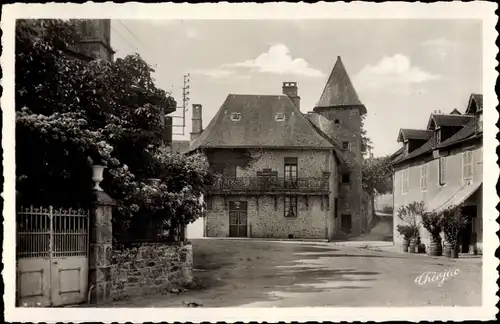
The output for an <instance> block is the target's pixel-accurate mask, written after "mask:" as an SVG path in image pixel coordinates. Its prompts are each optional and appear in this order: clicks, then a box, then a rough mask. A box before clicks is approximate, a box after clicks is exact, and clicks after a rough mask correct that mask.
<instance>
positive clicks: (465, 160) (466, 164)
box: [462, 151, 474, 180]
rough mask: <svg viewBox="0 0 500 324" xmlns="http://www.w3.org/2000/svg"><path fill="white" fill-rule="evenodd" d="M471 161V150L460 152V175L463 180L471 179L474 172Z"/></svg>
mask: <svg viewBox="0 0 500 324" xmlns="http://www.w3.org/2000/svg"><path fill="white" fill-rule="evenodd" d="M472 161H473V158H472V151H465V152H463V153H462V166H463V168H462V175H463V179H464V180H471V179H472V176H473V172H474V169H473V164H472Z"/></svg>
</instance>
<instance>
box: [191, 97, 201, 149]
mask: <svg viewBox="0 0 500 324" xmlns="http://www.w3.org/2000/svg"><path fill="white" fill-rule="evenodd" d="M191 123H192V130H191V141H193V140H195V139H196V138H198V136H200V134H201V132H202V131H203V120H202V106H201V105H200V104H193V117H191Z"/></svg>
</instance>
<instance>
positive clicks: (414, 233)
mask: <svg viewBox="0 0 500 324" xmlns="http://www.w3.org/2000/svg"><path fill="white" fill-rule="evenodd" d="M424 211H425V204H424V202H423V201H421V202H416V201H414V202H411V203H410V204H408V205H407V206H402V207H400V208H399V209H398V212H397V215H398V218H399V219H400V220H402V221H403V223H404V225H402V226H405V227H401V228H402V229H403V230H404V231H407V232H408V233H407V235H409V236H407V237H408V240H407V241H409V247H410V252H411V253H415V252H416V251H415V250H416V247H417V245H418V233H419V228H420V222H421V221H420V217H421V215H422V214H423V213H424ZM398 227H399V226H398ZM398 227H397V228H398ZM402 235H403V236H404V234H402ZM403 248H404V246H403Z"/></svg>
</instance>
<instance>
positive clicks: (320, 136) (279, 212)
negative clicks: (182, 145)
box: [189, 57, 367, 240]
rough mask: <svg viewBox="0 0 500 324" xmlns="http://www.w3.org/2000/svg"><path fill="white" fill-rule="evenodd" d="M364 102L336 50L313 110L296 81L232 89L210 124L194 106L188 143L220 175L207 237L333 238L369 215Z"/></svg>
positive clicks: (211, 192)
mask: <svg viewBox="0 0 500 324" xmlns="http://www.w3.org/2000/svg"><path fill="white" fill-rule="evenodd" d="M365 113H366V108H365V107H364V106H363V105H362V104H361V102H360V100H359V98H358V96H357V94H356V92H355V90H354V87H353V85H352V83H351V81H350V79H349V77H348V75H347V72H346V70H345V68H344V65H343V63H342V61H341V59H340V57H338V59H337V62H336V64H335V66H334V68H333V70H332V73H331V75H330V77H329V79H328V81H327V83H326V85H325V88H324V90H323V93H322V95H321V97H320V100H319V101H318V104H317V105H316V107H314V109H313V111H312V112H309V113H307V114H303V113H302V112H301V111H300V97H299V93H298V87H297V83H296V82H284V83H283V87H282V95H233V94H230V95H228V97H227V98H226V100H225V102H224V103H223V104H222V106H221V107H220V109H219V111H218V112H217V114H216V115H215V117H214V118H213V119H212V120H211V122H210V123H209V125H208V126H207V128H206V129H203V128H202V118H201V116H202V106H201V105H193V128H192V129H193V131H192V133H191V143H190V149H189V151H190V152H195V151H199V152H203V153H204V154H205V155H206V156H207V158H208V161H209V164H210V167H211V169H212V171H213V173H214V174H216V177H215V180H214V182H213V185H212V187H210V188H208V190H207V195H206V196H205V197H204V199H205V203H206V206H207V215H206V217H205V219H204V236H208V237H227V236H229V237H263V238H264V237H274V238H318V239H330V240H332V239H334V238H337V237H340V236H342V235H352V234H354V235H356V234H359V233H361V232H362V231H363V229H364V228H365V227H366V226H367V221H365V220H363V218H364V217H363V216H362V207H361V205H362V194H363V193H362V186H361V167H360V164H361V159H362V154H361V117H362V115H363V114H365Z"/></svg>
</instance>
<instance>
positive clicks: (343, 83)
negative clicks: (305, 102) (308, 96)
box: [316, 56, 366, 113]
mask: <svg viewBox="0 0 500 324" xmlns="http://www.w3.org/2000/svg"><path fill="white" fill-rule="evenodd" d="M341 106H359V107H360V108H361V109H362V113H366V108H364V106H363V104H362V103H361V101H360V100H359V97H358V94H357V93H356V90H354V86H353V85H352V82H351V79H350V78H349V75H348V74H347V71H346V69H345V67H344V64H343V63H342V59H341V58H340V56H338V57H337V62H336V63H335V66H334V67H333V70H332V73H331V74H330V77H329V78H328V81H327V82H326V85H325V88H324V90H323V93H322V94H321V97H320V99H319V101H318V103H317V104H316V108H327V107H332V108H334V107H341Z"/></svg>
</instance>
